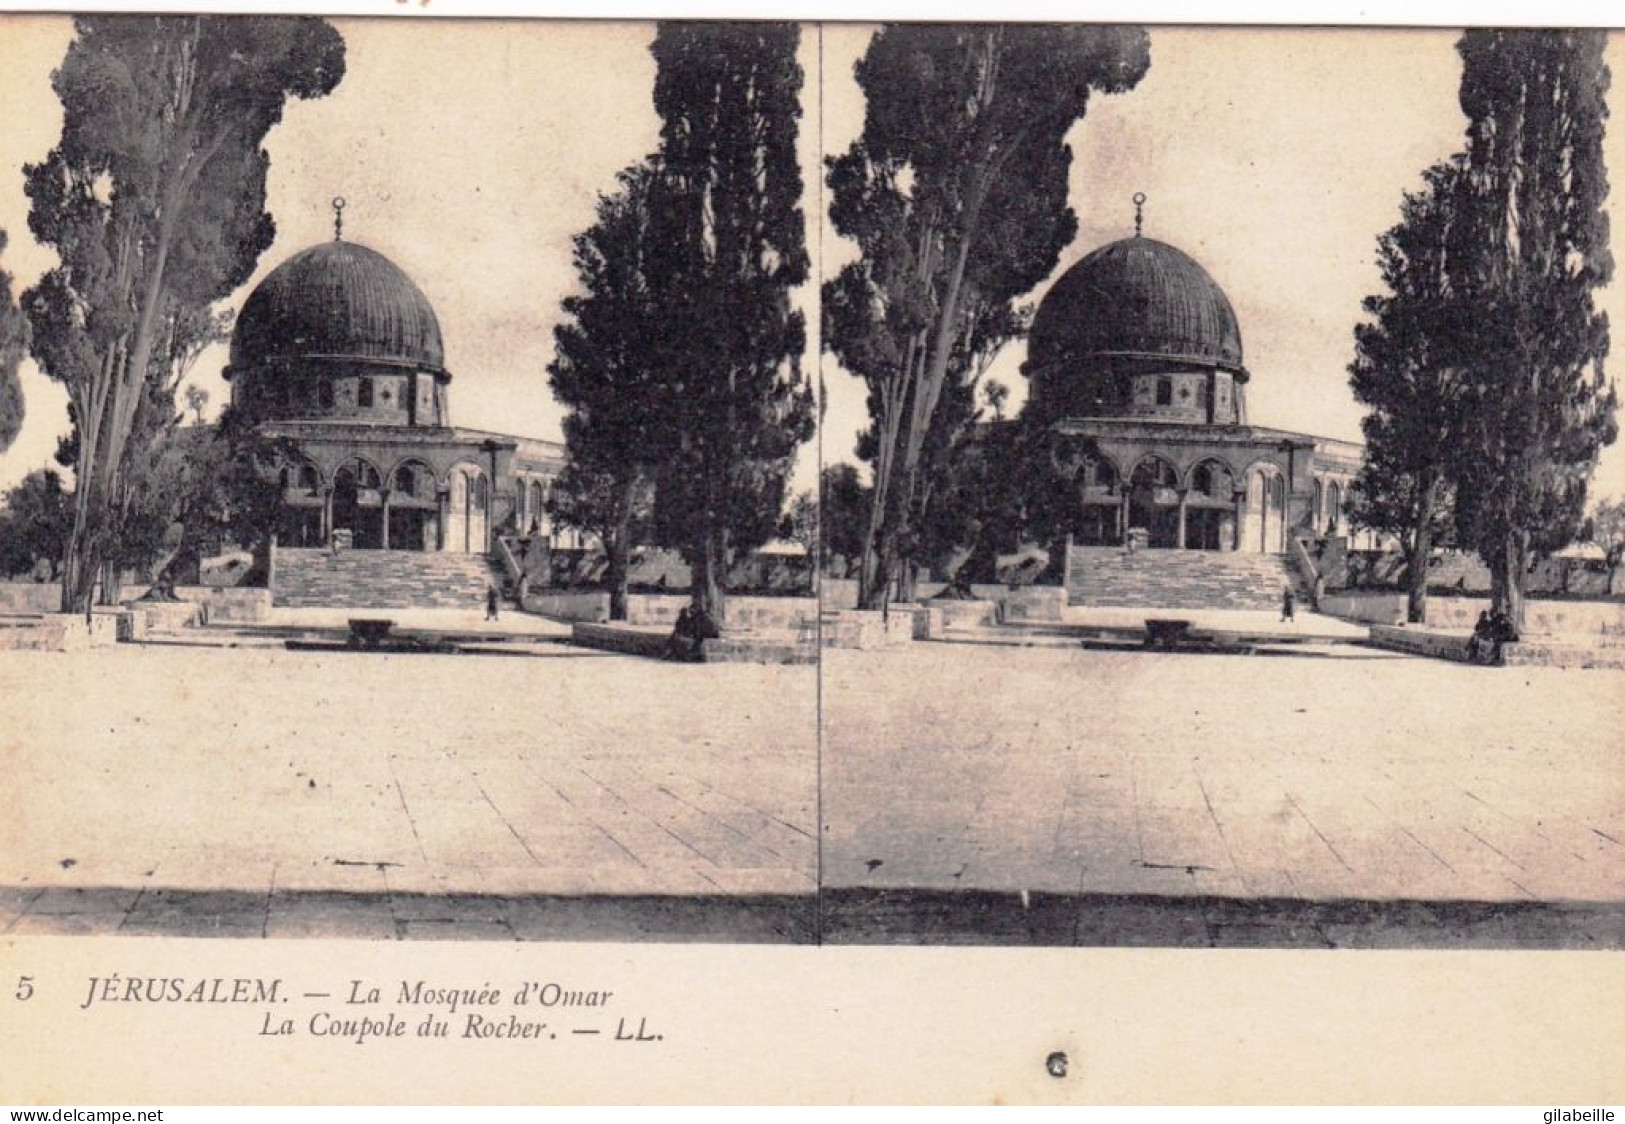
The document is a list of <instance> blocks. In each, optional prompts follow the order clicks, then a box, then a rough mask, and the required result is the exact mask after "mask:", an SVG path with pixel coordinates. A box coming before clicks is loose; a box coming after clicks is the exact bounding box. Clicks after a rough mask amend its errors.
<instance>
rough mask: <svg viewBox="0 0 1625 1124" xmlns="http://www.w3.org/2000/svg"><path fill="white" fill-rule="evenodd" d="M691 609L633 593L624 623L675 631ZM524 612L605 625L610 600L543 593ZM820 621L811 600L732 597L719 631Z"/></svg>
mask: <svg viewBox="0 0 1625 1124" xmlns="http://www.w3.org/2000/svg"><path fill="white" fill-rule="evenodd" d="M688 603H689V599H688V596H687V595H686V594H681V593H634V594H631V595H629V596H628V597H627V599H626V623H627V624H638V625H666V626H670V625H675V624H676V623H677V616H678V614H679V613H681V612H682V611H683V607H684V606H686V605H687V604H688ZM525 611H526V612H528V613H536V614H538V615H540V616H544V617H550V618H552V619H553V620H559V621H594V622H599V623H603V622H606V621H608V620H609V594H608V593H605V592H603V591H601V590H593V589H585V590H577V591H575V592H571V593H549V592H547V591H545V590H542V591H535V592H530V593H527V594H526V595H525ZM817 620H818V602H817V600H816V599H814V598H811V597H746V596H737V595H736V596H730V597H729V598H728V599H727V601H726V602H725V603H724V609H723V627H724V628H738V629H751V630H753V631H769V630H784V631H795V630H797V629H800V628H811V627H812V626H813V625H814V623H815V622H817Z"/></svg>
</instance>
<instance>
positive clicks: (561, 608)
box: [524, 589, 609, 621]
mask: <svg viewBox="0 0 1625 1124" xmlns="http://www.w3.org/2000/svg"><path fill="white" fill-rule="evenodd" d="M524 608H525V612H527V613H535V614H537V615H538V616H543V617H548V618H550V619H552V620H556V621H607V620H609V594H607V593H603V592H601V591H599V590H595V589H580V590H571V591H569V592H549V591H548V590H530V591H529V592H527V593H526V594H525V600H524Z"/></svg>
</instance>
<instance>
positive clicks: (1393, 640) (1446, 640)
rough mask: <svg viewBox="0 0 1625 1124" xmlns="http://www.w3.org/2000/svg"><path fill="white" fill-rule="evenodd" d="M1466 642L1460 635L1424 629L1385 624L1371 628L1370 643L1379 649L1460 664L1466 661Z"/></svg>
mask: <svg viewBox="0 0 1625 1124" xmlns="http://www.w3.org/2000/svg"><path fill="white" fill-rule="evenodd" d="M1467 640H1468V637H1466V636H1463V635H1460V634H1454V633H1445V632H1433V631H1430V630H1429V629H1425V628H1406V627H1404V626H1403V625H1387V624H1374V625H1372V626H1371V643H1372V644H1374V645H1376V646H1377V647H1379V648H1387V649H1389V650H1390V651H1395V652H1409V653H1411V654H1412V655H1416V656H1431V657H1433V658H1434V659H1440V660H1456V661H1457V662H1460V663H1465V662H1466V661H1467Z"/></svg>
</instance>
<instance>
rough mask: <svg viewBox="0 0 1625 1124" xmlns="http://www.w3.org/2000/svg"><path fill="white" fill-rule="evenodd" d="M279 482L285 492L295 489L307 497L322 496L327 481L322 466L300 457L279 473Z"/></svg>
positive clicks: (283, 467) (286, 465)
mask: <svg viewBox="0 0 1625 1124" xmlns="http://www.w3.org/2000/svg"><path fill="white" fill-rule="evenodd" d="M277 482H278V483H279V484H280V485H281V487H282V490H283V491H284V492H286V491H288V490H290V489H295V490H297V491H298V492H300V493H301V494H302V495H305V496H320V495H321V494H322V492H323V490H324V489H325V488H326V485H327V481H326V478H325V477H324V476H323V475H322V469H321V466H320V465H318V464H317V463H316V462H315V461H313V460H311V459H310V458H309V457H298V458H296V459H294V460H292V461H290V462H289V463H286V464H284V465H283V466H282V467H281V468H280V469H279V470H278V471H277Z"/></svg>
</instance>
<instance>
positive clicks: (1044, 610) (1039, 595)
mask: <svg viewBox="0 0 1625 1124" xmlns="http://www.w3.org/2000/svg"><path fill="white" fill-rule="evenodd" d="M1001 601H1002V604H1003V605H1004V619H1005V620H1006V621H1012V622H1013V621H1059V620H1061V619H1062V618H1063V617H1064V616H1065V614H1064V612H1063V610H1064V609H1065V608H1066V590H1065V589H1064V588H1063V587H1061V586H1058V585H1027V586H1022V587H1021V588H1020V589H1010V590H1006V591H1005V596H1004V597H1003V598H1002V599H1001Z"/></svg>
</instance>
